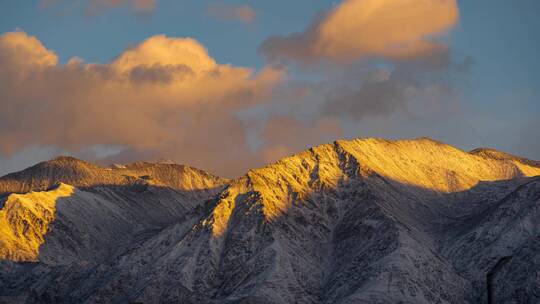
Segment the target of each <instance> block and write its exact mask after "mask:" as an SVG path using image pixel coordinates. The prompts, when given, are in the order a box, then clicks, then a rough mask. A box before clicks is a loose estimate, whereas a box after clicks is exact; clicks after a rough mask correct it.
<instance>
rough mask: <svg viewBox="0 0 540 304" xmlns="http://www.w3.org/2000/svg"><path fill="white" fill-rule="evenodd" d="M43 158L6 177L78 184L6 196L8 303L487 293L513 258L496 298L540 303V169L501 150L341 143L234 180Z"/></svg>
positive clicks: (0, 272)
mask: <svg viewBox="0 0 540 304" xmlns="http://www.w3.org/2000/svg"><path fill="white" fill-rule="evenodd" d="M60 161H61V162H63V161H64V160H63V159H61V160H60ZM68 161H69V162H72V161H75V160H72V159H69V160H68ZM53 162H54V161H53ZM75 162H78V161H75ZM42 165H43V164H42ZM39 166H40V165H37V166H35V167H32V168H30V169H27V170H30V171H29V172H30V173H28V172H26V173H24V172H25V171H27V170H25V171H22V172H23V173H16V174H12V175H8V176H7V177H5V178H3V179H0V185H4V186H3V188H2V187H0V190H1V191H4V192H6V193H10V192H24V191H27V190H43V189H47V188H50V187H51V184H53V183H54V182H56V181H62V182H65V183H67V184H71V185H72V186H68V185H64V184H60V186H58V187H57V188H56V189H53V190H50V191H48V192H31V193H28V194H11V195H9V196H7V199H6V202H5V203H4V207H3V209H2V211H0V224H1V225H2V226H6V224H5V223H6V222H9V221H7V220H4V222H2V220H3V219H4V218H5V219H8V218H9V219H11V222H16V223H18V226H17V225H15V227H17V228H16V229H15V230H13V229H12V230H11V232H9V231H8V232H6V231H7V230H6V229H7V228H5V227H4V228H2V227H0V228H2V229H4V230H0V232H1V234H0V242H3V243H9V244H16V246H15V245H10V246H11V247H10V248H12V249H11V251H9V252H8V253H4V258H5V260H4V261H3V262H0V302H1V300H4V301H8V302H9V301H20V302H21V301H25V302H26V303H47V302H50V303H74V302H80V303H133V302H138V303H467V302H469V303H477V302H481V301H485V274H486V273H487V271H488V270H489V269H490V268H491V267H493V266H494V265H495V263H496V262H497V259H498V258H500V257H502V256H507V255H512V256H513V259H512V261H511V262H510V263H509V264H508V265H507V266H505V268H504V269H503V271H502V272H501V273H500V275H499V276H497V279H496V281H495V286H504V287H500V288H495V291H496V298H497V299H504V300H505V301H506V302H510V303H511V302H512V301H514V302H515V303H536V302H538V301H539V300H540V291H539V287H538V286H540V284H539V283H540V281H539V280H540V270H539V269H540V254H539V250H540V224H539V223H538V221H537V220H536V219H538V216H540V214H539V210H540V209H539V206H540V179H539V178H540V177H535V176H538V175H540V167H539V166H537V163H536V162H534V161H528V160H524V159H521V158H517V157H513V156H509V155H507V154H503V153H500V152H497V153H495V152H493V150H490V152H489V153H487V152H485V150H476V151H473V152H471V153H467V152H464V151H461V150H458V149H456V148H453V147H451V146H448V145H445V144H443V143H439V142H436V141H433V140H430V139H426V138H422V139H416V140H401V141H386V140H381V139H358V140H352V141H336V142H334V143H333V144H327V145H321V146H318V147H314V148H312V149H309V150H307V151H304V152H301V153H299V154H296V155H293V156H291V157H287V158H284V159H282V160H280V161H278V162H276V163H274V164H271V165H269V166H267V167H264V168H261V169H256V170H251V171H249V172H248V173H247V174H246V175H245V176H243V177H241V178H238V179H236V180H233V181H226V180H221V179H219V178H215V177H212V176H209V175H206V174H202V173H201V172H200V171H197V170H195V169H191V171H190V172H191V173H188V174H186V173H185V172H183V171H181V170H180V171H175V169H174V168H176V167H174V168H173V167H167V170H165V169H163V168H158V167H159V166H165V164H159V165H150V164H144V163H135V164H133V165H128V166H125V167H124V166H117V167H115V168H114V169H108V168H99V169H96V168H95V167H92V168H90V169H88V170H87V171H84V170H83V173H80V174H75V175H70V174H67V175H70V176H72V177H71V179H68V178H66V177H65V175H66V174H64V173H62V174H60V175H59V174H57V173H51V172H53V171H54V170H49V171H47V170H48V169H47V170H44V169H42V168H40V167H39ZM59 166H60V167H61V168H64V165H59ZM85 166H93V165H91V164H87V163H85ZM167 166H171V165H167ZM45 168H49V167H48V165H47V166H45ZM185 168H187V167H185ZM169 169H170V170H172V171H173V172H174V173H171V172H169V171H168V170H169ZM95 170H102V171H99V173H96V172H97V171H95ZM156 170H157V171H156ZM60 171H61V172H65V171H62V170H60ZM66 171H68V172H71V171H70V170H66ZM54 172H56V171H54ZM190 174H191V175H190ZM21 176H23V177H21ZM41 176H46V177H47V178H45V180H46V182H42V181H36V180H37V178H36V177H41ZM73 176H74V177H73ZM187 177H189V178H187ZM186 179H187V180H189V181H190V182H186V181H185V180H186ZM41 180H43V178H42V179H41ZM179 180H180V181H181V182H178V181H179ZM2 181H4V184H2ZM70 182H71V183H70ZM225 184H227V186H226V187H225V188H224V189H223V190H221V189H222V188H223V186H224V185H225ZM73 186H75V187H73ZM141 187H142V190H141ZM3 189H4V190H3ZM205 189H211V190H208V191H206V190H205ZM179 190H185V191H187V192H188V193H189V191H193V190H196V192H197V195H194V196H193V195H192V196H185V195H184V196H182V199H181V198H178V197H177V196H176V195H177V194H183V192H182V191H179ZM218 190H221V191H219V192H218ZM165 193H168V194H165ZM200 193H203V194H205V195H206V196H205V195H203V196H202V197H201V196H200ZM213 193H215V195H213V196H212V195H211V194H213ZM209 197H213V198H212V199H210V200H209V199H208V198H209ZM186 198H187V199H186ZM188 201H189V202H188ZM54 202H56V205H55V204H54ZM205 202H206V203H205ZM13 206H24V208H27V209H28V210H30V208H31V207H30V206H33V207H32V208H33V209H32V212H34V211H35V209H36V207H35V206H41V207H40V208H41V209H40V210H41V214H43V215H41V218H43V219H42V220H34V219H32V220H28V218H32V216H30V213H31V212H30V211H26V210H25V211H24V212H17V213H13V212H12V211H10V210H12V209H14V207H13ZM51 206H53V207H51ZM54 206H56V210H58V209H61V210H65V211H61V212H59V211H56V212H55V211H54V210H51V209H53V208H54ZM17 208H22V207H17ZM1 212H4V213H1ZM10 212H11V213H10ZM54 213H56V214H57V216H56V217H54V216H51V214H54ZM4 214H6V215H4ZM7 214H16V215H9V216H7ZM23 215H24V216H23ZM14 218H15V220H13V219H14ZM35 218H40V217H39V216H35ZM24 220H26V223H31V224H21V223H22V222H24ZM36 223H40V224H36ZM25 225H26V226H28V227H30V226H31V227H32V228H25ZM47 225H48V226H47ZM8 226H9V225H8ZM17 229H18V230H17ZM25 229H26V230H25ZM21 231H26V232H27V231H31V232H32V233H26V232H24V233H21ZM40 233H41V234H40ZM29 236H33V238H32V237H29ZM40 237H41V238H40ZM35 244H39V246H37V248H36V246H35ZM28 248H30V249H31V250H29V249H28ZM0 252H2V251H1V250H0ZM36 256H37V257H36ZM21 260H23V261H33V262H31V263H28V262H26V263H22V262H16V261H21Z"/></svg>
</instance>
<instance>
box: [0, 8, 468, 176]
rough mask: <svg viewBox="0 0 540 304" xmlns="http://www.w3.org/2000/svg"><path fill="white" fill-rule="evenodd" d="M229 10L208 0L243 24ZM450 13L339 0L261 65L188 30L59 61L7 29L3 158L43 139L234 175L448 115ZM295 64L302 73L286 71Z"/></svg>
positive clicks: (76, 150)
mask: <svg viewBox="0 0 540 304" xmlns="http://www.w3.org/2000/svg"><path fill="white" fill-rule="evenodd" d="M95 2H96V3H98V2H99V3H101V4H99V5H98V4H96V5H98V6H100V5H101V7H104V6H106V5H109V6H114V5H121V4H125V3H128V2H125V1H121V0H96V1H95ZM129 3H130V5H136V4H135V2H129ZM137 5H142V7H153V6H154V5H155V1H141V2H140V3H139V4H137ZM145 5H148V6H145ZM238 8H239V7H233V6H221V7H218V6H215V7H213V8H212V9H211V10H213V14H214V15H215V16H217V17H219V18H233V19H237V20H241V21H243V22H250V21H251V20H253V19H252V18H254V16H255V14H254V12H252V13H249V12H248V13H245V12H244V11H242V10H238ZM209 9H210V8H209ZM247 11H249V10H246V12H247ZM244 13H245V15H244ZM457 20H458V9H457V5H456V2H455V1H451V0H377V1H374V0H345V1H343V2H342V3H341V4H340V5H338V6H337V7H335V8H334V9H332V10H330V11H328V12H326V13H324V14H323V15H321V17H319V18H317V19H316V20H315V21H314V22H313V23H312V24H311V25H310V26H309V27H308V29H307V30H305V31H304V32H301V33H297V34H293V35H289V36H286V37H273V38H269V39H267V40H266V41H265V42H264V43H263V44H262V45H261V47H260V51H261V52H262V53H263V54H264V55H265V56H266V57H267V58H268V59H269V63H270V65H268V66H266V67H264V68H262V69H261V70H259V71H254V70H252V69H250V68H246V67H238V66H232V65H228V64H220V63H218V62H216V60H215V59H214V58H212V57H211V56H210V55H209V54H208V51H207V50H206V49H205V48H204V46H203V45H201V44H200V43H199V42H198V41H196V40H194V39H191V38H172V37H166V36H163V35H157V36H152V37H150V38H148V39H146V40H145V41H142V42H140V43H139V44H137V45H135V46H133V47H131V48H129V49H126V50H124V51H123V52H122V53H121V54H119V55H118V56H117V57H116V58H115V59H114V60H112V61H111V62H109V63H105V64H99V63H85V62H83V61H82V60H80V59H77V58H72V59H71V60H69V61H68V63H66V64H60V63H59V61H58V57H57V55H56V54H55V53H54V52H53V51H51V50H49V49H47V48H46V47H45V46H44V45H43V44H42V43H41V42H40V41H39V40H38V39H37V38H35V37H32V36H30V35H28V34H26V33H24V32H11V33H5V34H3V35H1V36H0V91H1V92H3V94H2V96H1V97H0V107H2V111H1V112H0V155H3V156H4V157H11V158H13V156H14V155H16V154H17V153H21V151H33V149H36V148H40V147H46V148H47V149H49V150H51V149H52V150H55V151H56V150H59V151H66V152H68V153H71V154H75V155H78V156H81V157H85V158H87V159H90V160H96V159H101V161H102V162H105V163H110V162H129V161H134V160H141V159H142V160H144V159H159V158H169V159H173V160H175V161H176V162H179V163H185V164H189V165H193V166H196V167H200V168H202V169H207V170H210V171H212V172H214V173H217V174H220V175H223V176H227V177H232V176H237V175H239V174H243V173H245V171H246V170H247V169H249V168H253V167H256V166H261V165H264V164H265V163H268V162H272V161H275V160H277V159H279V158H281V157H283V156H286V155H288V154H291V153H294V152H297V151H300V150H302V149H305V148H308V147H309V146H313V145H316V144H321V143H325V142H330V141H332V140H335V139H338V138H341V137H348V136H352V137H357V136H365V134H377V135H378V136H387V135H386V134H387V133H386V134H385V133H384V132H383V133H380V132H379V131H380V130H382V129H383V128H388V126H392V125H395V124H393V122H395V121H401V122H403V123H401V124H400V125H399V126H398V127H397V128H398V129H397V130H394V131H397V133H399V134H402V132H403V130H406V129H407V128H409V129H413V128H415V127H417V125H418V124H416V123H411V121H414V122H417V121H418V122H420V123H419V124H421V123H422V122H423V121H425V118H426V117H431V118H432V119H433V117H444V115H447V114H448V113H449V108H451V107H452V102H453V100H454V99H457V97H458V92H456V90H455V89H454V88H453V86H452V81H451V80H449V79H448V78H451V76H452V75H454V74H455V73H461V71H462V70H466V69H467V66H468V63H467V62H464V63H462V64H456V63H455V62H453V60H452V59H451V52H450V50H449V48H448V47H447V46H446V45H445V44H444V43H442V42H440V41H438V40H437V39H436V37H437V35H440V34H442V33H444V32H446V31H448V30H449V29H450V28H451V27H452V26H453V25H454V24H455V23H456V22H457ZM374 58H375V59H376V60H373V59H374ZM381 60H382V64H381ZM280 61H281V62H282V61H286V62H292V63H293V64H292V65H291V64H288V65H283V66H286V67H287V68H283V66H282V65H279V64H278V65H275V64H274V63H279V62H280ZM306 63H307V65H306ZM278 66H279V67H278ZM298 66H300V67H302V66H303V67H308V69H307V72H308V73H309V74H308V76H309V77H302V73H304V72H305V71H304V70H302V68H300V69H299V70H295V71H293V72H294V73H289V71H287V69H289V70H293V69H294V68H295V67H298ZM293 75H294V76H293ZM298 75H300V77H296V76H298ZM370 128H371V129H370ZM373 128H378V129H376V130H375V129H373ZM351 130H352V131H351ZM359 130H360V131H359ZM362 130H364V131H365V132H362ZM374 130H375V131H374ZM366 132H367V133H366ZM377 132H379V133H377ZM400 132H401V133H400ZM389 133H390V134H394V133H395V132H394V133H392V132H389ZM422 135H430V134H422ZM96 151H97V152H96ZM111 151H112V152H111ZM98 152H99V153H98ZM104 155H105V156H104Z"/></svg>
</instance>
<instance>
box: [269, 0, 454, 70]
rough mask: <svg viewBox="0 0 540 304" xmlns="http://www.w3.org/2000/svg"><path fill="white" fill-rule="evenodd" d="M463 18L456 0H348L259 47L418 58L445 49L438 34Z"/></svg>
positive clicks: (278, 53)
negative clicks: (437, 39)
mask: <svg viewBox="0 0 540 304" xmlns="http://www.w3.org/2000/svg"><path fill="white" fill-rule="evenodd" d="M458 18H459V11H458V6H457V3H456V0H345V1H343V2H342V3H341V4H340V5H338V6H337V7H336V8H334V9H332V10H331V11H329V12H327V13H326V14H325V15H324V16H322V18H320V19H318V20H316V21H315V22H314V23H313V24H311V25H310V26H309V28H308V29H307V30H306V31H304V32H301V33H296V34H292V35H289V36H287V37H272V38H269V39H268V40H266V41H265V42H264V43H263V44H262V45H261V48H260V50H261V52H262V53H264V54H265V55H266V56H267V57H269V58H270V59H282V58H288V59H293V60H300V61H310V60H318V59H327V60H330V61H337V62H348V61H352V60H356V59H359V58H362V57H371V56H373V57H385V58H403V57H415V56H418V55H422V54H426V53H431V52H433V51H435V50H438V49H440V48H444V46H443V45H441V44H439V43H437V42H435V41H433V36H435V35H437V34H440V33H443V32H445V31H447V30H449V29H451V28H452V27H453V26H454V25H455V24H456V22H457V21H458Z"/></svg>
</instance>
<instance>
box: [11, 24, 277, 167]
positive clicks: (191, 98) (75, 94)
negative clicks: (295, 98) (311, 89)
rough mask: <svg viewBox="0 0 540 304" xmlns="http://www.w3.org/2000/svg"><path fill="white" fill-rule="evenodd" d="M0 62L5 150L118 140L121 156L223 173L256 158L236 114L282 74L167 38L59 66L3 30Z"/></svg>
mask: <svg viewBox="0 0 540 304" xmlns="http://www.w3.org/2000/svg"><path fill="white" fill-rule="evenodd" d="M0 66H1V67H2V68H1V69H0V80H1V81H0V91H2V92H3V94H2V97H1V98H0V107H1V108H2V111H1V112H0V153H1V154H3V155H9V154H13V153H16V152H17V151H19V150H22V149H25V148H28V147H31V146H36V145H37V146H55V147H59V148H62V149H65V150H68V151H79V150H81V149H84V148H87V147H91V146H95V145H118V146H122V147H124V148H125V150H124V152H123V153H124V154H123V155H119V157H123V158H139V157H140V158H148V157H166V158H173V159H178V160H179V161H182V162H185V163H188V164H192V165H195V166H199V167H202V168H207V169H212V170H213V171H216V172H218V173H221V174H225V175H231V174H235V173H238V171H237V170H239V169H238V168H236V166H237V164H238V163H241V162H243V161H248V162H249V161H250V159H252V160H251V162H254V161H255V160H253V158H254V156H252V155H251V154H250V152H249V149H248V147H247V143H246V136H245V132H246V130H245V128H244V125H243V122H242V121H241V120H240V119H239V118H238V117H237V116H236V112H238V111H240V110H244V109H246V108H249V107H251V106H254V105H256V104H258V103H260V102H262V101H263V100H264V99H265V97H266V96H267V95H268V94H269V92H270V91H271V89H272V87H273V86H275V85H276V84H277V83H279V82H280V81H281V78H282V73H281V72H280V71H278V70H275V69H272V68H266V69H263V70H261V71H260V72H258V73H254V72H253V71H252V70H251V69H248V68H243V67H234V66H230V65H222V64H218V63H216V62H215V60H214V59H213V58H212V57H210V56H209V55H208V53H207V51H206V49H205V48H204V47H203V46H202V45H201V44H200V43H198V42H197V41H195V40H193V39H190V38H169V37H165V36H153V37H151V38H149V39H147V40H145V41H143V42H141V43H140V44H138V45H136V46H134V47H132V48H130V49H128V50H126V51H124V52H123V53H122V54H120V55H119V56H118V57H117V58H116V59H115V60H114V61H112V62H111V63H109V64H91V63H84V62H81V61H80V60H79V59H76V58H74V59H71V60H70V61H69V62H68V63H67V64H65V65H60V64H59V63H58V58H57V56H56V54H55V53H54V52H52V51H50V50H48V49H46V48H45V47H44V46H43V45H42V44H41V43H40V41H39V40H37V39H36V38H35V37H32V36H29V35H27V34H25V33H23V32H11V33H6V34H4V35H2V36H0ZM249 165H252V164H249ZM240 170H241V169H240Z"/></svg>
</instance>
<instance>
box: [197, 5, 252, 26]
mask: <svg viewBox="0 0 540 304" xmlns="http://www.w3.org/2000/svg"><path fill="white" fill-rule="evenodd" d="M206 12H207V14H208V15H210V16H212V17H214V18H216V19H218V20H223V21H239V22H243V23H251V22H253V21H254V20H255V17H256V16H257V13H256V12H255V10H254V9H253V8H252V7H251V6H249V5H229V4H225V3H221V2H218V3H211V4H209V5H208V7H207V9H206Z"/></svg>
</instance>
